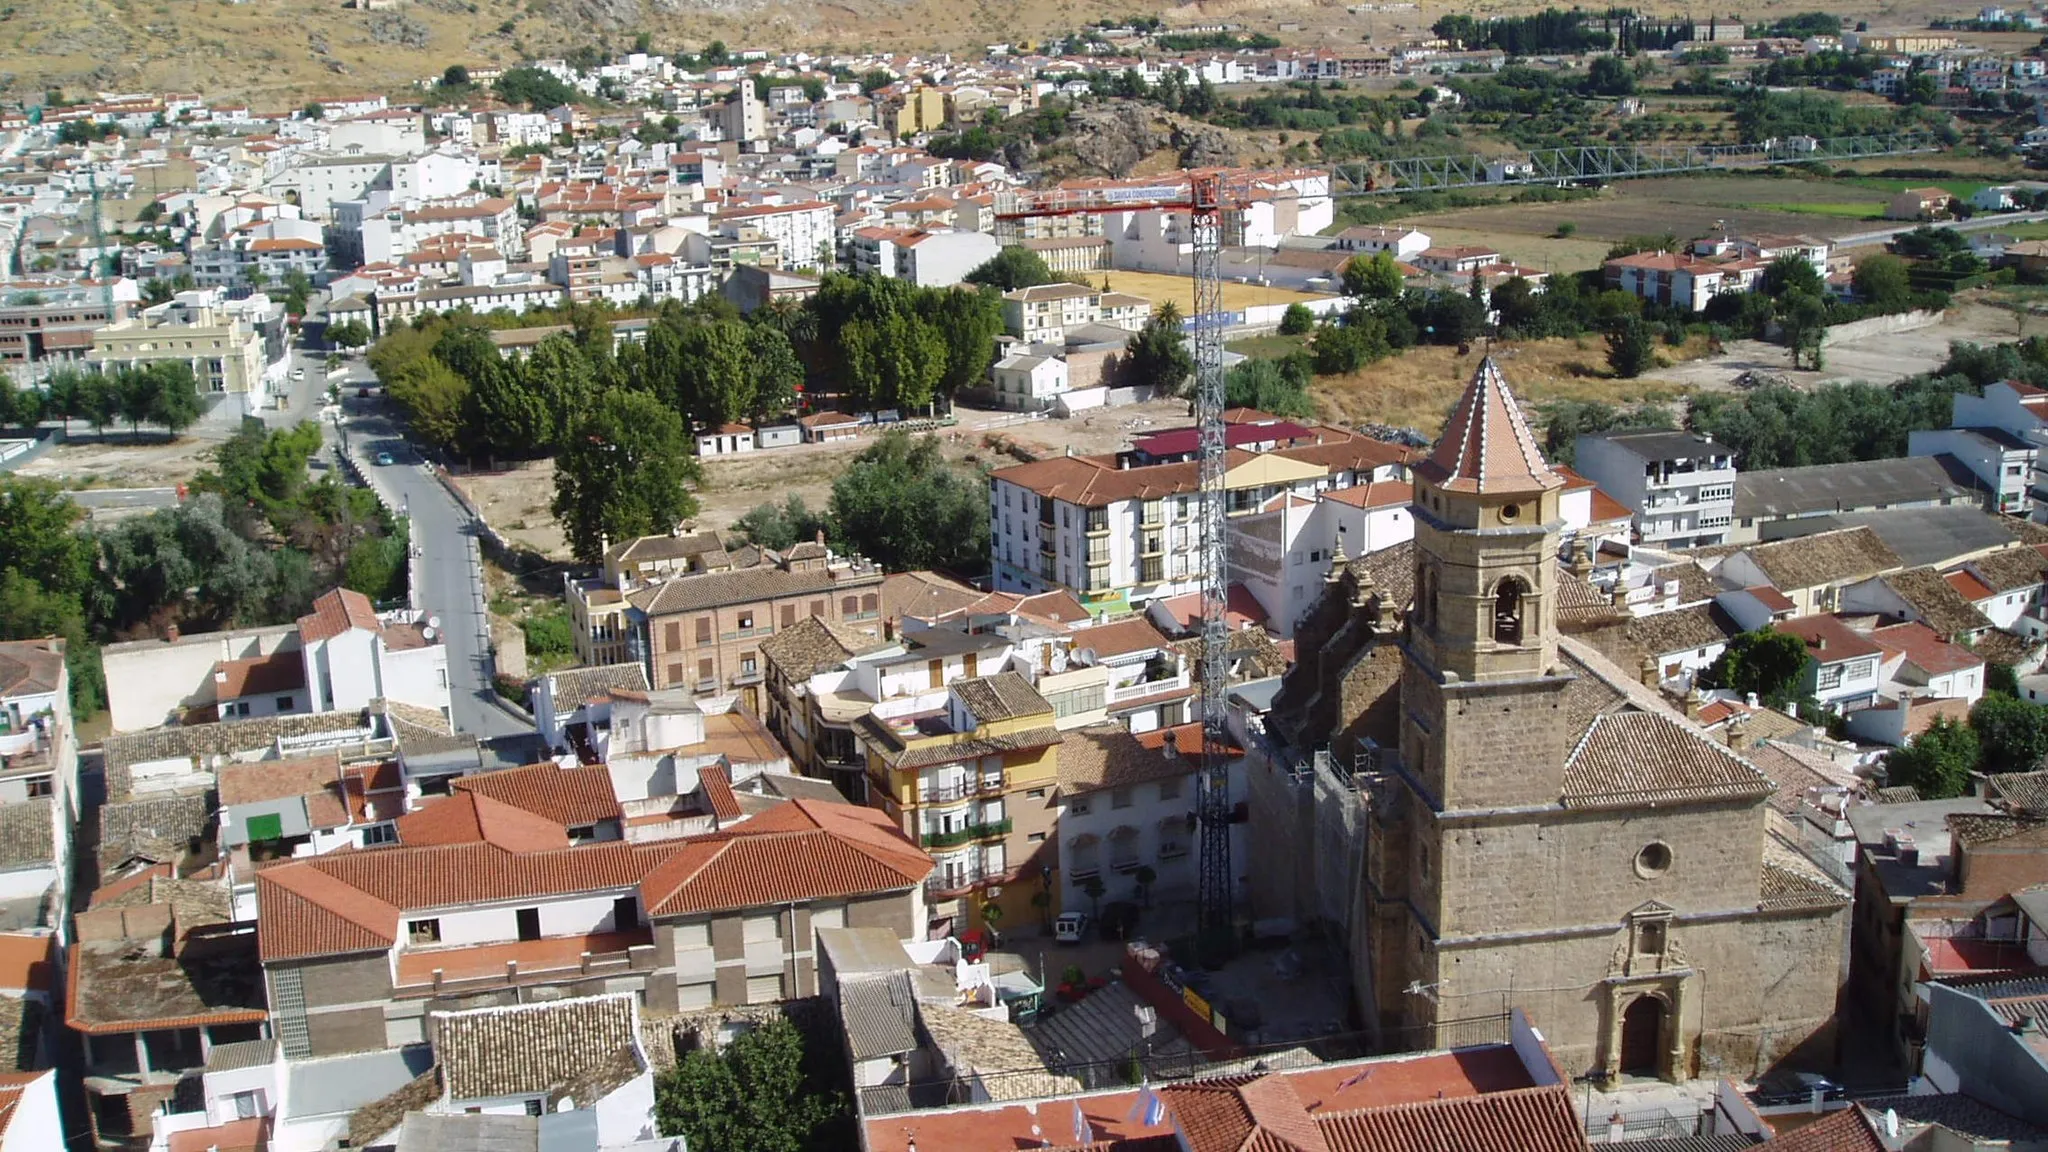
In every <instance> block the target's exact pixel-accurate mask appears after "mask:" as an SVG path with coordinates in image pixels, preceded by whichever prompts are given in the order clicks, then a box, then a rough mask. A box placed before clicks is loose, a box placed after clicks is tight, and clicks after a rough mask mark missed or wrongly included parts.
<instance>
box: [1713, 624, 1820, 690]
mask: <svg viewBox="0 0 2048 1152" xmlns="http://www.w3.org/2000/svg"><path fill="white" fill-rule="evenodd" d="M1808 660H1809V657H1808V656H1807V654H1806V642H1805V641H1804V640H1801V639H1800V638H1799V637H1797V636H1794V635H1792V634H1791V633H1789V632H1779V631H1777V630H1776V629H1773V628H1762V629H1759V630H1757V631H1754V632H1743V633H1740V634H1738V635H1736V636H1734V637H1733V638H1731V639H1730V640H1729V641H1728V647H1726V648H1725V649H1723V650H1722V652H1721V655H1720V657H1719V658H1717V659H1716V660H1715V661H1714V662H1713V664H1712V665H1710V666H1709V667H1708V668H1707V670H1706V672H1704V673H1703V674H1702V676H1701V679H1702V681H1703V682H1704V683H1705V684H1706V685H1707V686H1708V687H1710V688H1727V689H1731V690H1733V691H1736V692H1741V693H1745V694H1746V693H1750V692H1754V693H1756V694H1757V696H1758V697H1759V698H1761V699H1763V700H1766V701H1770V702H1772V703H1773V704H1779V703H1783V702H1784V701H1786V700H1790V699H1792V698H1793V697H1794V696H1795V695H1797V694H1798V692H1799V690H1800V687H1801V685H1802V682H1803V681H1804V680H1805V678H1806V665H1807V663H1808Z"/></svg>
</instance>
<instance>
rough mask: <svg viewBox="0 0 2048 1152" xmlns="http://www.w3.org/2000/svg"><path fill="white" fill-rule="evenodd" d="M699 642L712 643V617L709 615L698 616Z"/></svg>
mask: <svg viewBox="0 0 2048 1152" xmlns="http://www.w3.org/2000/svg"><path fill="white" fill-rule="evenodd" d="M697 643H699V644H709V643H711V617H709V616H699V617H697ZM678 647H680V645H678Z"/></svg>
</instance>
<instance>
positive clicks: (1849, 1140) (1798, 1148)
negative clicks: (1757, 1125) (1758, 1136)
mask: <svg viewBox="0 0 2048 1152" xmlns="http://www.w3.org/2000/svg"><path fill="white" fill-rule="evenodd" d="M1756 1147H1757V1149H1758V1150H1759V1152H1885V1150H1886V1145H1885V1142H1884V1141H1883V1140H1882V1139H1881V1138H1879V1136H1878V1134H1877V1129H1876V1128H1874V1127H1872V1125H1871V1123H1870V1118H1869V1116H1867V1115H1866V1114H1865V1113H1864V1111H1863V1109H1862V1108H1860V1107H1856V1106H1854V1105H1852V1106H1850V1107H1848V1108H1844V1109H1842V1110H1841V1111H1840V1112H1837V1113H1835V1114H1833V1115H1832V1116H1828V1117H1827V1118H1825V1119H1822V1120H1816V1121H1814V1122H1813V1123H1811V1124H1808V1125H1806V1126H1804V1127H1801V1128H1795V1129H1793V1130H1792V1131H1790V1132H1787V1133H1786V1134H1784V1135H1783V1136H1777V1137H1773V1138H1772V1139H1769V1140H1766V1141H1764V1142H1763V1143H1761V1144H1758V1145H1757V1146H1756Z"/></svg>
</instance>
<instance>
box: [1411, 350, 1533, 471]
mask: <svg viewBox="0 0 2048 1152" xmlns="http://www.w3.org/2000/svg"><path fill="white" fill-rule="evenodd" d="M1415 470H1416V472H1417V473H1418V474H1419V475H1421V476H1422V477H1424V478H1425V479H1427V480H1429V481H1431V482H1432V483H1435V484H1436V485H1438V486H1439V487H1442V488H1444V489H1446V490H1448V491H1452V492H1477V493H1482V494H1486V495H1496V494H1507V493H1528V494H1531V495H1533V494H1535V493H1538V492H1543V491H1547V490H1549V489H1553V488H1558V487H1561V486H1563V484H1564V478H1563V477H1561V476H1559V475H1558V474H1557V473H1555V472H1553V471H1551V470H1550V465H1549V464H1548V463H1546V462H1545V461H1544V459H1543V453H1542V452H1541V451H1539V450H1538V449H1537V447H1536V437H1535V435H1534V434H1533V433H1531V432H1530V431H1529V422H1528V421H1527V420H1526V419H1524V418H1523V416H1522V407H1521V405H1520V404H1519V403H1517V402H1516V401H1515V397H1514V394H1513V393H1512V392H1510V391H1509V390H1508V382H1507V378H1506V377H1504V376H1502V375H1501V372H1500V367H1499V365H1497V364H1495V363H1494V362H1493V357H1491V356H1488V357H1487V358H1486V359H1485V360H1483V361H1481V362H1480V365H1479V370H1478V371H1477V372H1474V373H1473V374H1472V379H1471V381H1470V382H1469V383H1467V384H1466V385H1465V392H1464V394H1463V395H1462V396H1460V397H1459V398H1458V406H1457V408H1455V409H1454V410H1453V411H1452V412H1451V418H1450V420H1449V421H1448V422H1447V423H1446V424H1445V425H1444V432H1443V436H1442V437H1441V438H1440V439H1438V441H1437V444H1436V448H1435V450H1434V451H1432V452H1431V453H1430V455H1429V458H1428V459H1427V460H1424V461H1423V462H1422V463H1420V464H1418V465H1416V467H1415Z"/></svg>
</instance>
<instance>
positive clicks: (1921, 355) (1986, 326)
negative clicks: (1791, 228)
mask: <svg viewBox="0 0 2048 1152" xmlns="http://www.w3.org/2000/svg"><path fill="white" fill-rule="evenodd" d="M2023 319H2024V322H2025V329H2026V331H2025V334H2027V335H2032V334H2034V333H2036V332H2041V331H2048V320H2044V319H2042V318H2039V317H2034V318H2024V317H2021V316H2020V315H2018V314H2016V313H2013V312H2007V311H2004V310H2002V309H1998V308H1991V307H1987V306H1985V305H1983V304H1980V303H1977V302H1974V301H1972V302H1968V303H1964V304H1961V305H1958V306H1957V307H1955V308H1952V309H1950V310H1949V312H1948V313H1947V314H1946V315H1945V316H1943V317H1942V320H1941V323H1939V324H1935V325H1932V326H1930V327H1927V328H1919V329H1915V330H1913V331H1911V332H1895V333H1892V334H1890V335H1885V336H1869V337H1864V338H1862V339H1859V340H1856V341H1853V342H1849V343H1845V344H1839V345H1836V346H1834V347H1830V348H1828V349H1827V350H1826V354H1825V359H1824V361H1823V366H1822V369H1821V371H1819V372H1807V371H1801V372H1794V371H1792V370H1791V369H1790V368H1789V367H1788V366H1787V365H1788V364H1789V363H1790V361H1789V360H1788V359H1787V357H1786V354H1785V349H1784V348H1782V347H1780V346H1778V345H1776V344H1765V343H1763V342H1762V341H1758V340H1736V341H1732V342H1731V343H1729V344H1728V345H1727V346H1726V348H1725V349H1724V350H1723V352H1722V353H1721V355H1719V356H1702V357H1700V358H1698V359H1695V360H1692V361H1689V362H1687V363H1684V364H1678V365H1674V366H1672V367H1670V368H1665V369H1662V370H1659V371H1657V372H1653V373H1650V374H1648V375H1646V376H1644V377H1643V379H1644V380H1645V381H1654V382H1657V383H1662V384H1666V385H1672V386H1676V387H1678V388H1683V389H1687V390H1695V391H1700V390H1716V389H1729V388H1733V387H1734V383H1733V381H1734V379H1735V377H1736V376H1738V375H1740V374H1741V373H1743V372H1748V371H1759V372H1773V373H1777V374H1779V375H1782V376H1785V377H1787V378H1788V379H1790V380H1791V381H1792V382H1793V383H1794V384H1797V385H1800V386H1803V387H1812V386H1814V385H1816V384H1824V383H1840V382H1846V381H1851V380H1862V381H1864V382H1866V383H1870V384H1889V383H1892V382H1893V381H1895V380H1902V379H1904V378H1906V377H1908V376H1912V375H1915V374H1918V373H1921V372H1927V371H1931V370H1933V369H1934V368H1935V367H1937V366H1938V365H1940V364H1941V362H1942V361H1943V360H1945V359H1947V358H1948V346H1949V344H1950V343H1951V342H1953V341H1957V340H1964V341H1969V342H1971V343H1974V344H2003V343H2008V342H2010V341H2013V340H2016V339H2019V337H2020V336H2021V335H2022V333H2021V331H2020V322H2021V321H2022V320H2023Z"/></svg>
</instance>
